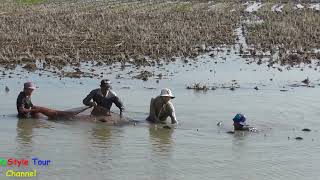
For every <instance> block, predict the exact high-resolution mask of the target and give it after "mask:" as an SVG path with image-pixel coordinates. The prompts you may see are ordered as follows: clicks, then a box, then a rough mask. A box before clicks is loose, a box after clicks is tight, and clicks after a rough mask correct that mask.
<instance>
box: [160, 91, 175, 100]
mask: <svg viewBox="0 0 320 180" xmlns="http://www.w3.org/2000/svg"><path fill="white" fill-rule="evenodd" d="M160 96H164V97H171V98H172V99H173V98H175V97H174V95H173V94H172V92H171V90H170V89H168V88H164V89H162V90H161V93H160Z"/></svg>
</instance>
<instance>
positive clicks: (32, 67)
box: [23, 63, 38, 72]
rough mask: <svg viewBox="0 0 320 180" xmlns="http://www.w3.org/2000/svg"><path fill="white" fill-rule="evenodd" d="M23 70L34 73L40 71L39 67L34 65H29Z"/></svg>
mask: <svg viewBox="0 0 320 180" xmlns="http://www.w3.org/2000/svg"><path fill="white" fill-rule="evenodd" d="M23 68H24V69H26V70H28V71H30V72H34V71H36V70H37V69H38V67H37V65H36V64H34V63H28V64H26V65H25V66H23Z"/></svg>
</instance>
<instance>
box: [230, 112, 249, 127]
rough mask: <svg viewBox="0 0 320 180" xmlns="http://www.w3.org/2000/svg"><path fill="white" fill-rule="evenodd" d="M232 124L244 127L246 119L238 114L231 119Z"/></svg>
mask: <svg viewBox="0 0 320 180" xmlns="http://www.w3.org/2000/svg"><path fill="white" fill-rule="evenodd" d="M232 120H233V121H234V122H236V123H239V124H242V125H244V124H245V121H246V117H245V116H244V115H243V114H240V113H238V114H237V115H236V116H234V118H233V119H232Z"/></svg>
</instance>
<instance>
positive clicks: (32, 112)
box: [16, 82, 83, 118]
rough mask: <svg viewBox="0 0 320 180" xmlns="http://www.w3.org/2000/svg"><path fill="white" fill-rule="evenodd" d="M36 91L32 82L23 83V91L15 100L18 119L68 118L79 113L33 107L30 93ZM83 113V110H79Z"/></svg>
mask: <svg viewBox="0 0 320 180" xmlns="http://www.w3.org/2000/svg"><path fill="white" fill-rule="evenodd" d="M35 89H36V86H35V85H34V84H33V83H32V82H26V83H24V88H23V91H21V92H20V94H19V95H18V98H17V102H16V106H17V111H18V117H20V118H30V117H33V118H38V117H39V116H40V113H41V114H44V115H46V116H48V117H49V118H59V117H60V118H70V117H73V116H74V115H76V114H78V113H80V111H79V112H73V111H58V110H53V109H48V108H45V107H40V106H34V105H33V103H32V102H31V95H32V92H33V91H34V90H35ZM81 111H83V110H81Z"/></svg>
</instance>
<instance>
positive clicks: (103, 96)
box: [83, 79, 124, 115]
mask: <svg viewBox="0 0 320 180" xmlns="http://www.w3.org/2000/svg"><path fill="white" fill-rule="evenodd" d="M112 103H114V104H115V105H116V106H117V107H118V108H119V109H120V115H122V112H123V110H124V106H123V103H122V102H121V100H120V99H119V98H118V96H117V95H116V93H115V92H113V91H111V82H110V80H108V79H104V80H102V81H101V83H100V88H98V89H94V90H92V91H91V92H90V93H89V94H88V95H87V96H86V97H85V98H84V99H83V104H84V105H86V106H93V107H94V108H93V111H92V112H91V114H92V115H110V108H111V106H112Z"/></svg>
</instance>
